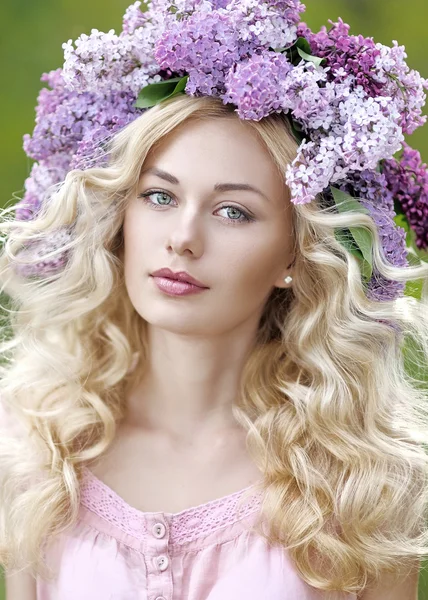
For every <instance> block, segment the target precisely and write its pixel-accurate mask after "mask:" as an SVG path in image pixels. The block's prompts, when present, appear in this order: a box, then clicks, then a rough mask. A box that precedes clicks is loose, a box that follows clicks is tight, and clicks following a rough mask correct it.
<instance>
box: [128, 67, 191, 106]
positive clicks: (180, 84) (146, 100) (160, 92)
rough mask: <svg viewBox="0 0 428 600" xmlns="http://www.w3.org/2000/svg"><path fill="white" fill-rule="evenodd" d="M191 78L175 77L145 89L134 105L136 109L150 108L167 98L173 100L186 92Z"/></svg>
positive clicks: (151, 84) (152, 84) (147, 86)
mask: <svg viewBox="0 0 428 600" xmlns="http://www.w3.org/2000/svg"><path fill="white" fill-rule="evenodd" d="M188 79H189V76H188V75H186V76H185V77H173V78H172V79H166V80H164V81H158V82H157V83H150V84H149V85H146V86H145V87H143V89H142V90H141V91H140V93H139V94H138V98H137V100H136V102H135V104H134V106H135V107H136V108H150V107H152V106H155V105H156V104H159V103H160V102H162V101H163V100H166V99H167V98H172V97H173V96H177V95H178V94H181V93H183V92H184V89H185V87H186V84H187V80H188Z"/></svg>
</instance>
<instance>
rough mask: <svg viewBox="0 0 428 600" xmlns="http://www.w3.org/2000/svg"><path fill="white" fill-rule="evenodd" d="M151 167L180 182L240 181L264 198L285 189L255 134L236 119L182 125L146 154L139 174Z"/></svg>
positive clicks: (271, 160) (208, 120)
mask: <svg viewBox="0 0 428 600" xmlns="http://www.w3.org/2000/svg"><path fill="white" fill-rule="evenodd" d="M152 166H156V167H159V168H161V169H163V170H165V171H169V172H171V173H173V174H174V175H175V176H176V177H177V178H178V179H179V180H180V181H181V180H182V179H186V178H187V177H189V176H192V177H193V178H195V177H203V178H205V179H207V180H209V181H210V182H213V183H217V182H223V181H228V180H230V181H233V182H238V181H239V182H241V183H248V184H250V185H251V184H253V185H254V186H255V187H259V188H262V189H263V191H264V192H266V193H267V195H273V194H278V193H279V192H282V193H283V191H284V187H285V183H284V178H283V177H282V176H281V174H280V172H279V170H278V168H277V166H276V165H275V163H274V161H273V159H272V157H271V155H270V153H269V151H268V149H267V148H266V147H265V145H264V143H263V141H262V140H261V139H260V138H259V136H258V134H257V132H256V131H254V130H253V129H251V127H250V126H249V125H247V124H246V123H244V122H242V121H241V120H240V119H238V118H237V117H236V118H225V119H218V118H217V119H206V120H205V119H204V120H197V121H196V120H192V121H189V122H185V123H183V124H181V125H180V126H179V127H177V128H176V129H175V130H174V131H172V132H171V133H170V134H168V135H167V136H165V137H164V138H163V139H162V140H161V141H160V142H159V143H158V144H157V145H156V147H155V148H154V149H152V150H151V151H150V152H149V154H148V156H147V157H146V160H145V161H144V165H143V167H142V171H143V172H144V171H146V169H148V168H150V167H152ZM147 176H149V175H147ZM232 178H233V179H232Z"/></svg>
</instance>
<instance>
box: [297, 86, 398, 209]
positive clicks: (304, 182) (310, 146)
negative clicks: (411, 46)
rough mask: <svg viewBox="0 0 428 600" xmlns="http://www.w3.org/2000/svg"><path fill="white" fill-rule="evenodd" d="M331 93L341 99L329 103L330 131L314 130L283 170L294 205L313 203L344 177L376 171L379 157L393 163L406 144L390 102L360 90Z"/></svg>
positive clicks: (382, 97)
mask: <svg viewBox="0 0 428 600" xmlns="http://www.w3.org/2000/svg"><path fill="white" fill-rule="evenodd" d="M334 89H335V90H336V91H338V94H339V98H338V99H337V100H338V101H337V100H336V101H335V102H333V103H332V104H331V107H332V108H334V109H335V112H334V113H333V115H331V117H330V122H331V124H332V126H331V132H325V131H317V130H315V131H312V132H311V142H306V141H305V142H303V143H302V144H301V146H300V147H299V151H298V155H297V157H296V158H295V160H294V161H293V162H292V164H291V165H289V167H288V168H287V172H286V182H287V184H288V186H289V187H290V190H291V195H292V201H293V202H294V203H296V204H305V203H307V202H311V201H312V200H313V199H314V198H315V196H316V195H317V194H318V193H320V192H322V191H323V190H324V189H325V188H326V187H327V186H328V185H329V183H334V182H336V181H338V180H339V179H343V178H344V176H345V175H346V173H348V172H351V171H362V170H365V169H374V168H375V167H376V165H377V163H378V162H379V160H381V159H382V158H392V157H393V155H394V154H395V152H397V151H398V150H400V148H401V144H402V142H403V140H404V136H403V134H402V130H401V127H400V126H399V125H398V124H397V121H398V120H399V118H400V115H399V113H398V112H397V111H396V110H395V106H394V104H392V105H391V104H390V103H389V102H388V98H386V97H384V96H378V97H377V98H372V97H367V96H366V95H365V93H364V91H363V89H362V88H361V87H360V88H359V89H358V90H354V92H353V93H350V91H349V90H348V91H346V89H344V88H343V87H342V88H336V87H335V88H334ZM335 104H336V105H337V106H335ZM324 110H325V109H324ZM303 122H304V120H303Z"/></svg>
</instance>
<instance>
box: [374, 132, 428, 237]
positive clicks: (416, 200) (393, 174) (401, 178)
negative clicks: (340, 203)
mask: <svg viewBox="0 0 428 600" xmlns="http://www.w3.org/2000/svg"><path fill="white" fill-rule="evenodd" d="M382 171H383V174H384V177H385V181H386V184H387V187H388V189H389V190H390V192H391V193H392V195H393V197H394V198H395V199H396V200H397V202H399V203H400V205H401V207H402V209H403V211H404V214H405V216H406V218H407V221H408V223H409V225H410V227H411V228H412V229H413V230H414V231H415V232H416V239H415V243H416V246H417V247H418V248H419V249H427V248H428V168H427V165H426V164H425V163H422V159H421V155H420V153H419V152H418V151H417V150H414V149H413V148H411V147H410V146H409V145H408V144H406V143H405V144H404V145H403V153H402V156H401V159H400V160H397V159H396V158H393V159H391V160H385V161H383V162H382Z"/></svg>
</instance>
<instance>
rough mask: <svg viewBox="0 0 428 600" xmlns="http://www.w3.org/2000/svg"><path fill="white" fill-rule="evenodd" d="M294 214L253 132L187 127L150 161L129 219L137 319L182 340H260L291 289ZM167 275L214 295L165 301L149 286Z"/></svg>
mask: <svg viewBox="0 0 428 600" xmlns="http://www.w3.org/2000/svg"><path fill="white" fill-rule="evenodd" d="M156 170H157V174H156ZM160 171H162V173H160ZM219 184H221V185H225V184H242V185H245V186H252V187H254V188H257V189H258V190H260V192H261V194H259V193H257V191H252V190H249V189H247V190H229V191H227V190H225V189H221V188H220V189H216V186H219ZM148 192H150V196H147V193H148ZM142 194H145V195H146V197H142V196H141V195H142ZM291 208H292V205H291V204H290V203H289V200H288V195H287V189H286V186H285V184H284V182H283V179H282V177H281V176H280V174H279V173H278V172H277V170H276V168H275V165H274V163H273V162H272V159H271V158H270V156H269V154H268V152H267V150H266V149H265V148H264V146H263V145H262V142H260V141H259V140H258V138H257V134H256V133H255V132H254V131H252V130H251V129H250V127H249V126H248V125H245V123H242V122H241V121H239V119H238V118H236V119H216V120H209V121H208V120H207V121H200V122H197V121H194V122H191V123H185V124H184V126H181V127H179V128H178V129H176V130H175V131H174V132H172V133H171V134H170V135H169V136H168V137H166V138H164V139H163V140H162V144H161V145H160V146H158V148H157V149H156V150H155V151H152V152H151V153H149V155H148V156H147V157H146V160H145V162H144V165H143V168H142V171H141V177H140V181H139V186H138V193H137V194H136V195H135V197H133V198H132V199H131V200H130V203H129V205H128V207H127V209H126V213H125V220H124V269H125V284H126V288H127V291H128V294H129V297H130V300H131V302H132V304H133V305H134V307H135V309H136V311H137V312H138V313H139V314H140V316H141V317H142V318H143V319H145V320H146V321H147V322H148V323H149V324H151V325H153V326H157V327H160V328H163V329H166V330H168V331H173V332H176V333H181V334H188V335H218V334H222V333H227V332H231V331H232V330H235V329H236V328H240V327H247V326H248V327H253V328H254V331H256V330H257V327H258V323H259V321H260V317H261V315H262V312H263V308H264V306H265V303H266V301H267V299H268V297H269V296H270V294H271V292H272V291H273V289H274V287H275V286H277V287H287V285H286V284H285V283H284V277H286V276H287V275H288V274H289V273H290V271H289V269H288V267H289V265H290V264H291V262H292V254H291V253H292V229H291ZM161 268H169V269H171V270H172V271H174V272H178V271H187V273H188V274H190V275H191V276H193V277H194V278H196V279H197V280H199V281H200V282H202V283H203V284H204V285H205V286H206V287H207V288H208V289H205V290H203V291H202V292H199V293H197V294H191V295H184V296H172V295H169V294H168V293H166V292H164V291H162V290H161V289H159V287H158V285H157V283H156V279H155V278H154V277H152V276H151V274H152V273H153V272H154V271H157V270H159V269H161ZM158 281H159V280H158Z"/></svg>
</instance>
